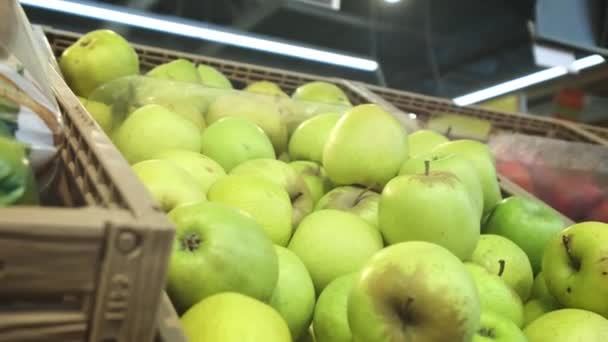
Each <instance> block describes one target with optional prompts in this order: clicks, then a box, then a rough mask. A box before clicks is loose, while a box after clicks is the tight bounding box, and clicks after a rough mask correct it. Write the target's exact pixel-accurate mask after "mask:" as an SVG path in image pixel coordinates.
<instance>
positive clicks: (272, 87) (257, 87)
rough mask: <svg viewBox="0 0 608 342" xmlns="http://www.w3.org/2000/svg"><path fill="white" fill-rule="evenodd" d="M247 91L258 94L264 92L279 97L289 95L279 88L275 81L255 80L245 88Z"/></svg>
mask: <svg viewBox="0 0 608 342" xmlns="http://www.w3.org/2000/svg"><path fill="white" fill-rule="evenodd" d="M243 90H245V91H248V92H252V93H258V94H266V95H272V96H281V97H289V96H288V95H287V94H285V93H284V92H283V90H281V87H279V86H278V85H277V84H276V83H274V82H270V81H257V82H253V83H251V84H249V85H248V86H247V87H245V89H243Z"/></svg>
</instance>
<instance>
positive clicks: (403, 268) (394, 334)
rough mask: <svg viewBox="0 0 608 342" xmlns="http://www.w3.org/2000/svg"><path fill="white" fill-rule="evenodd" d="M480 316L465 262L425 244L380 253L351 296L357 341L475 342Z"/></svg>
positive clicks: (402, 245)
mask: <svg viewBox="0 0 608 342" xmlns="http://www.w3.org/2000/svg"><path fill="white" fill-rule="evenodd" d="M479 316H480V304H479V298H478V296H477V291H476V289H475V283H474V282H473V280H472V279H471V276H470V275H469V274H468V273H467V270H466V269H465V267H464V266H463V264H462V262H461V261H460V260H459V259H458V258H457V257H456V256H455V255H454V254H452V253H450V252H449V251H448V250H447V249H445V248H443V247H441V246H439V245H436V244H433V243H429V242H424V241H408V242H402V243H398V244H395V245H392V246H389V247H386V248H384V249H383V250H382V251H380V252H378V253H376V254H375V255H374V256H373V257H372V258H371V259H370V260H369V261H368V262H367V263H366V264H365V265H364V266H363V268H362V270H361V272H359V276H358V278H357V279H356V280H355V283H354V284H353V288H352V290H351V291H350V294H349V297H348V323H349V326H350V329H351V332H352V335H353V340H354V341H450V342H456V341H458V342H465V341H471V339H472V338H473V335H474V334H475V333H476V332H477V329H478V328H479Z"/></svg>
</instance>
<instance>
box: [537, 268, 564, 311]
mask: <svg viewBox="0 0 608 342" xmlns="http://www.w3.org/2000/svg"><path fill="white" fill-rule="evenodd" d="M531 298H533V299H538V300H540V301H542V302H543V303H545V304H547V306H548V307H550V308H551V310H556V309H559V308H560V307H561V304H559V302H558V301H557V299H555V297H553V295H551V293H550V292H549V289H548V288H547V283H546V282H545V277H544V275H543V272H539V273H538V274H537V275H536V278H534V284H533V285H532V296H531Z"/></svg>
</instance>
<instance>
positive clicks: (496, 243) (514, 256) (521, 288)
mask: <svg viewBox="0 0 608 342" xmlns="http://www.w3.org/2000/svg"><path fill="white" fill-rule="evenodd" d="M471 261H472V262H474V263H476V264H478V265H480V266H483V267H485V268H486V269H487V270H488V272H490V273H493V274H497V275H498V276H499V277H500V278H502V280H503V281H504V282H505V283H507V285H509V286H510V287H511V288H512V289H513V290H514V291H515V292H516V293H517V294H518V295H519V298H521V300H522V302H525V301H526V300H528V298H529V297H530V291H531V290H532V283H533V282H534V274H533V273H532V265H530V260H528V256H527V255H526V252H524V251H523V250H522V249H521V248H519V247H518V246H517V245H516V244H515V243H514V242H512V241H511V240H509V239H507V238H505V237H502V236H500V235H494V234H482V235H481V236H480V237H479V242H477V247H475V250H474V251H473V256H472V257H471Z"/></svg>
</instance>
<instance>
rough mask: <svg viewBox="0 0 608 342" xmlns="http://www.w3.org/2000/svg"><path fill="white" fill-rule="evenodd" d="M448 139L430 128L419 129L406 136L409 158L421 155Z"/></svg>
mask: <svg viewBox="0 0 608 342" xmlns="http://www.w3.org/2000/svg"><path fill="white" fill-rule="evenodd" d="M448 141H449V140H448V138H446V137H445V136H443V135H442V134H439V133H437V132H435V131H431V130H430V129H421V130H418V131H416V132H413V133H411V134H409V135H408V136H407V143H408V146H409V150H410V157H411V158H414V157H418V156H423V155H425V154H427V153H429V152H431V150H432V149H433V148H435V147H436V146H438V145H441V144H443V143H445V142H448Z"/></svg>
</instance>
